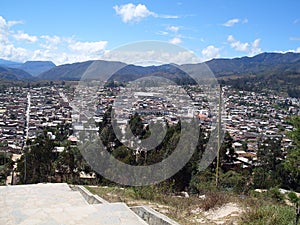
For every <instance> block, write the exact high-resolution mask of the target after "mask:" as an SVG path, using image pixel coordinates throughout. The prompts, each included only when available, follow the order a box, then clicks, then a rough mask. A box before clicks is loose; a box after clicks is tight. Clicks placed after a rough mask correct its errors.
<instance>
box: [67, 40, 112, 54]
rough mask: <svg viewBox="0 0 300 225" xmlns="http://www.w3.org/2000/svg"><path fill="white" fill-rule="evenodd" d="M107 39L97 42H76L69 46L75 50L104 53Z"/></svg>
mask: <svg viewBox="0 0 300 225" xmlns="http://www.w3.org/2000/svg"><path fill="white" fill-rule="evenodd" d="M106 45H107V41H97V42H76V43H73V44H70V45H69V48H70V49H71V50H73V51H77V52H81V53H85V54H92V55H93V54H103V52H104V50H105V47H106Z"/></svg>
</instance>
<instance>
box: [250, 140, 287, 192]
mask: <svg viewBox="0 0 300 225" xmlns="http://www.w3.org/2000/svg"><path fill="white" fill-rule="evenodd" d="M281 139H282V138H281V137H279V136H275V137H264V138H261V139H260V140H259V142H258V150H257V162H258V165H259V167H257V168H255V169H254V178H253V179H254V186H255V187H256V188H270V187H275V186H276V185H279V184H280V183H281V176H280V171H281V166H282V165H281V162H282V159H283V157H284V156H283V152H282V151H281Z"/></svg>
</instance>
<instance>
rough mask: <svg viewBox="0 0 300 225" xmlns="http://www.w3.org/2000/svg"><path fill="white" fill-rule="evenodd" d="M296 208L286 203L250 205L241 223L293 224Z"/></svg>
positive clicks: (261, 224) (254, 224) (263, 224)
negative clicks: (285, 204)
mask: <svg viewBox="0 0 300 225" xmlns="http://www.w3.org/2000/svg"><path fill="white" fill-rule="evenodd" d="M293 221H294V210H293V208H291V207H289V206H284V205H260V206H254V207H250V208H249V209H248V210H246V211H245V212H244V213H243V215H242V217H241V224H248V225H289V224H290V225H292V224H293Z"/></svg>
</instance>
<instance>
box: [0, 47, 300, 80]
mask: <svg viewBox="0 0 300 225" xmlns="http://www.w3.org/2000/svg"><path fill="white" fill-rule="evenodd" d="M205 64H206V65H207V66H208V67H209V68H210V70H211V71H212V72H213V73H214V75H215V76H216V77H217V78H218V77H227V76H241V77H243V76H248V75H255V76H268V75H272V76H273V75H276V76H284V75H285V74H300V53H292V52H289V53H284V54H283V53H261V54H259V55H256V56H253V57H241V58H233V59H212V60H210V61H207V62H205ZM3 65H6V66H3ZM203 65H204V64H203V63H198V64H184V65H180V66H178V65H173V64H166V65H160V66H147V67H142V66H136V65H127V64H125V63H122V62H112V61H103V60H92V61H86V62H77V63H73V64H64V65H60V66H55V65H54V64H53V63H52V62H42V61H28V62H26V63H24V64H20V63H16V62H11V61H7V60H1V59H0V66H1V67H4V68H6V71H4V70H3V69H2V74H3V72H5V76H4V75H2V76H4V77H8V78H10V79H14V76H13V75H18V76H17V77H16V79H23V78H22V77H23V75H24V78H25V79H27V78H28V76H26V75H25V73H23V72H26V71H27V72H28V73H31V74H32V75H34V76H36V75H37V74H38V73H39V71H43V72H41V73H40V74H39V75H37V76H36V78H37V79H40V80H80V79H81V78H82V77H83V76H84V77H87V76H89V75H91V74H93V75H94V76H100V77H101V78H107V79H108V78H110V79H114V80H119V81H131V80H135V79H137V78H140V77H143V76H162V77H165V78H167V79H173V80H176V81H179V82H182V81H183V80H184V81H189V79H190V78H189V77H188V76H187V74H189V73H197V71H199V69H200V68H203ZM9 67H14V68H17V69H19V70H12V69H8V68H9ZM21 71H23V72H21ZM111 71H114V74H110V73H111ZM183 71H184V72H183ZM14 73H16V74H14ZM28 73H27V75H28ZM112 75H113V76H112ZM90 78H92V77H90Z"/></svg>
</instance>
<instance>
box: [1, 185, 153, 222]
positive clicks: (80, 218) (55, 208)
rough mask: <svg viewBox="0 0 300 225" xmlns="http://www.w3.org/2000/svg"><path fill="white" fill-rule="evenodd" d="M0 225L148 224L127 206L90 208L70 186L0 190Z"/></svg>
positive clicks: (109, 204) (38, 186)
mask: <svg viewBox="0 0 300 225" xmlns="http://www.w3.org/2000/svg"><path fill="white" fill-rule="evenodd" d="M0 209H1V210H0V224H6V225H15V224H22V225H33V224H49V225H62V224H66V225H67V224H68V225H69V224H74V225H78V224H80V225H81V224H82V225H84V224H87V225H93V224H95V225H96V224H97V225H102V224H103V225H104V224H105V225H127V224H129V225H145V224H147V223H146V222H144V221H143V220H142V219H141V218H139V217H138V216H137V215H136V214H135V213H134V212H133V211H131V210H130V209H129V208H128V207H127V205H126V204H124V203H106V204H93V205H90V204H88V203H87V202H86V201H85V200H84V198H83V196H82V195H81V194H80V193H79V192H78V191H72V190H71V189H70V188H69V186H68V185H66V184H37V185H16V186H5V187H0Z"/></svg>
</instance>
